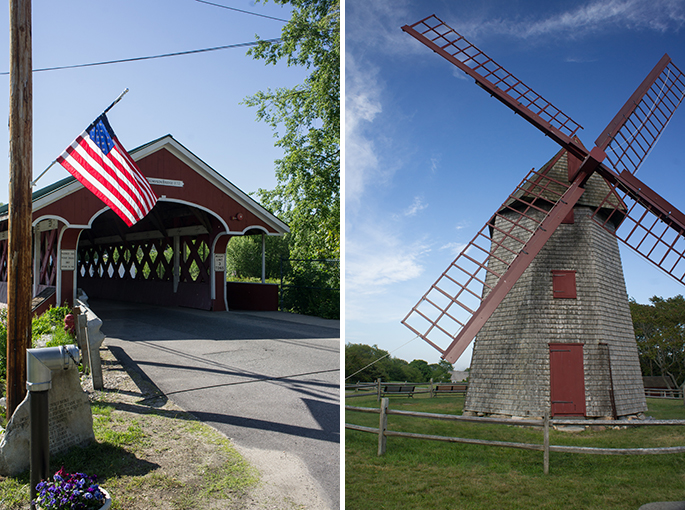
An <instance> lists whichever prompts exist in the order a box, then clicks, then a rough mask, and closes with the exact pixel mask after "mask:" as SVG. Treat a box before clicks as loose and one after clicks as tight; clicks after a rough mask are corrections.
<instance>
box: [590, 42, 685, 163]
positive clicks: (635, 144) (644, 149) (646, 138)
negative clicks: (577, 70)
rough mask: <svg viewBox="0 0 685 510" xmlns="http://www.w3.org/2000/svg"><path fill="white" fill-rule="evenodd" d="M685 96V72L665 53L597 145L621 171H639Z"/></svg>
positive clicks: (598, 139)
mask: <svg viewBox="0 0 685 510" xmlns="http://www.w3.org/2000/svg"><path fill="white" fill-rule="evenodd" d="M684 98H685V75H683V73H682V72H681V71H680V70H679V69H678V68H677V67H676V66H675V65H674V64H673V63H672V62H671V59H670V58H669V56H668V55H664V56H663V57H662V58H661V60H660V61H659V62H658V63H657V65H656V66H655V67H654V69H652V71H651V72H650V73H649V74H648V75H647V77H646V78H645V79H644V81H643V82H642V83H641V84H640V86H639V87H638V88H637V89H636V90H635V92H634V93H633V95H632V96H631V97H630V98H629V99H628V101H627V102H626V104H625V105H624V106H623V108H621V110H619V112H618V113H617V114H616V116H615V117H614V119H613V120H612V121H611V122H610V123H609V125H608V126H607V127H606V129H605V130H604V131H603V132H602V134H601V135H600V136H599V137H598V138H597V140H596V141H595V144H596V145H597V147H599V148H600V149H602V150H603V151H604V152H605V153H606V155H607V160H608V162H609V163H610V165H611V166H612V167H613V168H614V169H615V170H616V172H617V173H619V174H620V173H621V172H624V171H628V172H630V173H631V174H635V172H637V169H638V168H639V166H640V164H641V163H642V161H643V160H644V159H645V158H646V157H647V154H649V151H650V150H651V148H652V147H653V146H654V144H655V143H656V141H657V140H658V139H659V136H660V135H661V133H662V131H663V130H664V128H665V127H666V125H667V124H668V122H669V121H670V120H671V117H672V116H673V114H674V113H675V111H676V109H677V108H678V106H679V105H680V103H682V101H683V99H684Z"/></svg>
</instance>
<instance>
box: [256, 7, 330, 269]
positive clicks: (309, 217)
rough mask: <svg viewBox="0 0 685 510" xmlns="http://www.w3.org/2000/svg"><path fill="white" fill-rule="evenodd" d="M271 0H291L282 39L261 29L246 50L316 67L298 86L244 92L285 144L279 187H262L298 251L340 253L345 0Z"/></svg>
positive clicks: (293, 249)
mask: <svg viewBox="0 0 685 510" xmlns="http://www.w3.org/2000/svg"><path fill="white" fill-rule="evenodd" d="M261 1H263V2H266V1H268V0H261ZM273 1H274V2H275V3H277V4H281V5H286V4H290V5H291V6H292V17H291V19H290V21H289V22H288V23H287V24H286V25H285V26H284V27H283V30H282V33H281V40H280V41H279V42H271V43H270V42H266V41H263V40H259V37H258V36H257V39H258V40H259V44H258V46H256V47H255V48H253V49H251V50H250V51H249V52H248V54H250V55H252V56H253V57H254V58H255V59H262V60H265V61H266V63H267V64H276V63H277V62H278V61H280V60H285V62H286V63H287V65H288V66H293V65H294V66H303V67H305V68H307V69H310V70H311V73H310V74H309V76H308V77H307V78H306V79H305V81H304V83H302V84H299V85H297V86H295V87H292V88H279V89H276V90H271V89H267V90H265V91H260V92H257V93H256V94H255V95H254V96H250V97H248V98H246V99H245V100H244V104H246V105H248V106H254V107H257V119H258V120H261V121H264V122H266V123H268V124H269V125H270V126H271V127H272V128H273V130H274V132H275V137H276V138H277V142H276V146H277V147H282V148H283V149H284V151H285V155H284V157H283V159H280V160H277V161H276V178H277V180H278V184H277V186H276V188H275V189H273V190H264V189H260V190H259V191H258V194H259V197H260V199H261V202H262V204H263V205H264V206H265V207H267V208H268V209H269V210H271V211H272V212H273V213H275V214H278V215H279V216H280V217H281V218H283V220H284V221H286V222H287V223H288V224H289V225H290V228H291V236H290V251H291V254H292V256H294V257H296V258H340V0H273ZM280 129H283V133H280V132H279V130H280Z"/></svg>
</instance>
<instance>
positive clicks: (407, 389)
mask: <svg viewBox="0 0 685 510" xmlns="http://www.w3.org/2000/svg"><path fill="white" fill-rule="evenodd" d="M414 388H416V386H414V385H413V384H386V385H385V386H383V391H382V393H383V395H403V396H407V397H412V398H413V397H414Z"/></svg>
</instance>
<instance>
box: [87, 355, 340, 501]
mask: <svg viewBox="0 0 685 510" xmlns="http://www.w3.org/2000/svg"><path fill="white" fill-rule="evenodd" d="M100 353H101V357H102V365H103V379H104V384H105V390H104V391H93V389H92V385H91V384H90V381H84V384H83V385H84V390H85V391H86V392H87V393H88V394H89V396H90V398H91V401H93V402H94V403H99V404H100V405H105V406H109V407H110V408H111V409H112V410H111V415H110V416H109V417H108V419H109V420H110V421H113V422H117V423H120V425H119V426H120V427H121V428H122V429H125V428H126V427H130V426H131V424H133V425H134V426H135V427H139V428H140V429H141V431H142V434H143V435H144V437H145V439H144V441H142V446H141V447H139V448H137V449H136V451H135V452H134V453H135V456H136V458H137V459H138V460H139V461H141V462H145V463H149V465H155V466H158V467H156V468H155V469H154V472H155V473H156V474H155V476H157V477H158V478H160V479H163V478H165V477H169V478H170V479H172V480H174V482H175V483H176V484H179V483H180V484H181V485H184V484H185V485H184V486H183V487H181V486H178V485H176V486H174V484H166V486H165V485H164V484H161V485H162V487H161V489H160V490H159V491H156V494H149V488H148V489H147V491H142V493H141V494H139V495H136V494H129V493H128V491H129V490H130V489H129V488H128V487H126V492H127V494H126V500H125V501H121V504H123V506H121V504H120V505H117V506H119V507H120V508H126V509H127V510H143V509H146V508H149V505H150V501H149V499H148V498H149V497H151V496H152V497H154V498H155V500H156V501H157V502H159V501H160V500H168V502H169V505H164V504H162V505H158V506H157V508H170V509H172V508H179V507H181V508H195V507H194V506H187V504H185V505H180V502H179V498H181V499H183V497H184V496H183V495H184V493H185V492H187V491H188V490H190V491H192V486H193V483H194V482H193V480H192V477H189V476H188V475H184V473H189V472H195V473H197V472H198V471H201V472H202V473H204V471H205V470H210V471H211V470H213V469H221V463H222V462H224V463H225V457H226V451H225V450H226V448H225V444H226V441H227V438H225V436H222V435H221V434H220V433H219V432H218V431H216V430H215V429H212V428H211V427H209V426H207V425H204V424H201V423H199V422H197V421H196V420H195V419H194V417H192V416H190V415H188V414H187V413H185V412H184V411H183V410H182V409H180V408H179V407H178V406H176V405H175V404H174V403H173V402H171V401H170V400H168V399H167V398H166V397H164V396H158V395H160V392H159V390H158V389H157V388H156V387H155V386H153V385H151V384H150V383H149V382H147V381H146V380H144V379H143V378H142V377H140V375H139V374H138V373H137V372H135V371H132V372H127V371H126V370H124V369H123V368H122V366H121V364H120V363H119V361H118V360H117V359H116V358H115V357H114V355H113V354H112V353H111V352H110V351H109V350H108V349H107V347H106V345H103V348H102V349H101V351H100ZM96 419H97V416H96ZM217 437H220V438H221V440H218V439H217ZM222 444H223V445H222ZM230 446H231V447H232V448H234V449H235V450H236V451H237V452H238V453H239V454H240V456H242V458H243V459H244V460H245V461H247V463H249V464H250V465H251V466H252V469H253V471H256V472H258V478H259V482H257V484H256V485H253V486H250V487H248V488H246V489H242V490H241V491H240V493H241V496H240V498H239V499H238V500H233V501H230V502H228V501H220V500H211V498H210V499H209V500H206V499H205V500H204V506H202V507H197V508H236V509H246V510H257V509H278V510H291V509H293V510H294V509H306V510H327V507H326V505H325V503H324V502H323V500H322V498H321V497H320V496H319V493H318V490H317V485H316V483H315V482H314V480H313V479H312V477H311V476H310V474H309V472H308V470H307V468H306V466H305V465H304V463H303V462H302V461H300V460H299V459H298V458H297V457H294V456H293V455H290V454H287V453H286V452H281V451H270V450H259V449H246V448H240V447H237V446H236V445H235V444H233V443H231V445H230ZM233 461H234V460H232V461H231V462H233ZM146 476H149V475H146ZM184 477H185V479H184ZM165 491H166V492H167V493H166V494H164V492H165ZM174 491H177V494H174ZM145 492H148V493H145ZM113 493H114V494H115V498H116V488H114V489H113ZM190 496H191V495H190V494H189V495H188V498H190ZM190 499H192V498H190ZM207 503H209V506H207Z"/></svg>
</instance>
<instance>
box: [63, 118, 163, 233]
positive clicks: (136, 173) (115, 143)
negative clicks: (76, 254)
mask: <svg viewBox="0 0 685 510" xmlns="http://www.w3.org/2000/svg"><path fill="white" fill-rule="evenodd" d="M57 162H58V163H59V164H60V165H62V166H63V167H64V168H66V170H67V171H68V172H69V173H70V174H71V175H73V176H74V177H76V179H78V181H79V182H80V183H81V184H83V185H84V186H85V187H86V188H88V189H89V190H90V191H92V192H93V193H94V194H95V195H96V196H97V197H98V198H100V200H102V201H103V202H104V203H105V204H107V205H108V206H109V207H110V208H111V209H112V210H113V211H114V212H115V213H116V214H117V215H118V216H119V217H120V218H121V219H122V220H124V222H125V223H126V224H127V225H128V226H129V227H130V226H131V225H133V224H134V223H136V222H137V221H139V220H141V219H143V218H144V217H145V216H146V215H147V213H149V212H150V209H152V208H153V207H154V205H155V204H156V203H157V195H155V192H154V191H152V187H151V186H150V183H149V182H148V181H147V179H145V177H144V176H143V174H142V173H141V171H140V170H139V169H138V167H137V166H136V164H135V162H134V161H133V159H132V158H131V156H129V155H128V153H127V152H126V150H125V149H124V148H123V147H122V146H121V144H120V143H119V140H117V137H116V135H115V134H114V131H113V130H112V127H111V126H110V125H109V122H108V121H107V116H106V115H104V114H103V115H101V116H100V117H98V118H97V119H96V120H95V122H93V123H92V124H91V125H90V126H88V128H87V129H86V130H85V131H84V132H83V133H81V135H80V136H79V137H78V138H76V140H74V142H73V143H72V144H71V145H70V146H69V147H67V149H66V150H65V151H64V152H63V153H62V155H61V156H60V157H58V158H57Z"/></svg>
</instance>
